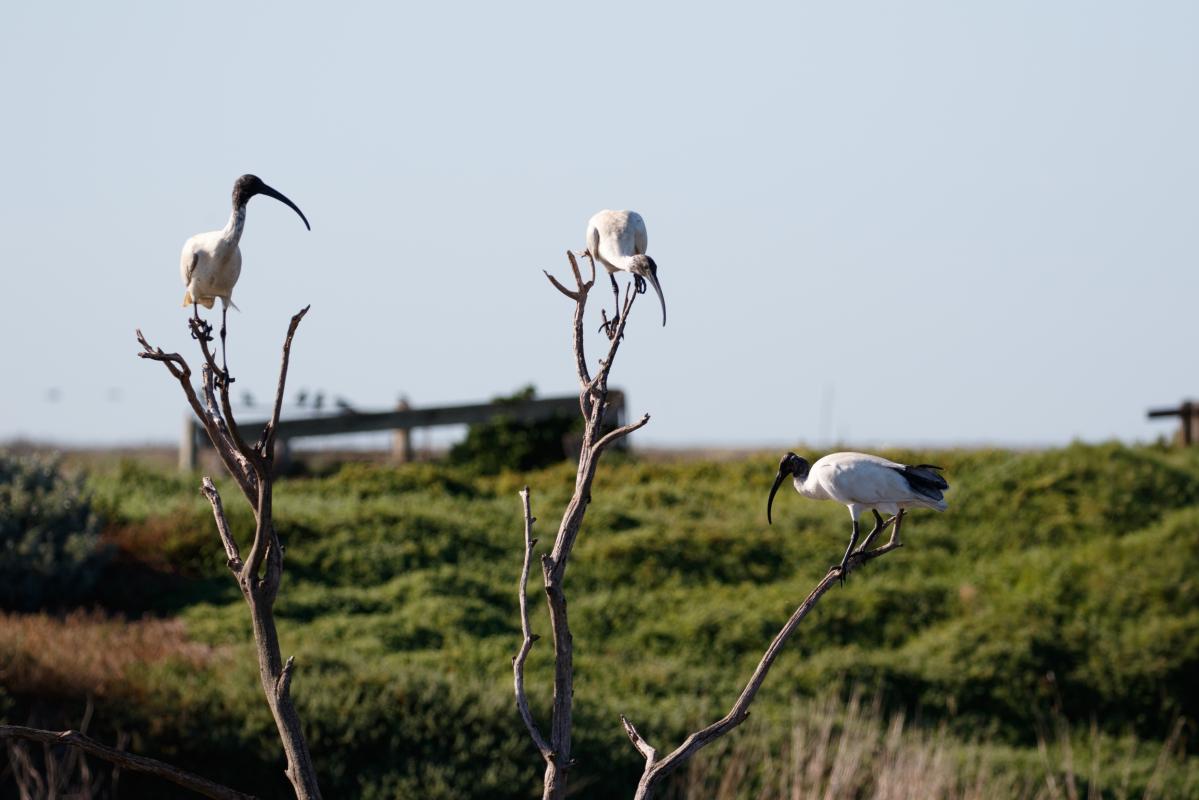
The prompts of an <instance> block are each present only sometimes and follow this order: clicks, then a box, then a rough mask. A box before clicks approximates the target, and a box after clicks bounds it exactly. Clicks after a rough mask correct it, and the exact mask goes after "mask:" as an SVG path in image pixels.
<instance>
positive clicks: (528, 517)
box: [512, 486, 554, 764]
mask: <svg viewBox="0 0 1199 800" xmlns="http://www.w3.org/2000/svg"><path fill="white" fill-rule="evenodd" d="M520 500H521V504H522V505H523V506H524V512H525V562H524V566H522V567H521V570H520V586H519V591H520V630H521V633H522V634H524V641H523V642H521V645H520V650H519V651H518V652H517V653H516V655H515V656H514V657H513V658H512V679H513V685H514V688H515V690H516V709H517V710H518V711H519V712H520V718H521V719H522V720H524V723H525V728H527V729H528V731H529V736H531V737H532V738H533V744H535V745H537V750H538V751H539V752H540V753H541V757H542V758H544V759H545V762H546V763H547V764H548V763H550V761H551V760H552V759H553V756H554V753H553V751H552V750H551V749H550V746H549V744H548V743H547V742H546V741H545V737H544V736H542V735H541V730H540V729H539V728H538V727H537V723H536V722H534V721H533V713H532V712H531V711H529V698H528V697H526V696H525V659H527V658H528V657H529V651H530V650H532V649H533V643H534V642H536V641H537V640H538V639H540V638H541V637H540V636H537V635H536V634H534V633H532V632H531V631H530V630H529V592H528V586H529V564H530V562H531V561H532V560H533V548H534V547H535V546H536V545H537V540H536V539H534V538H533V523H534V522H536V521H537V518H536V517H534V516H533V512H532V510H531V509H530V507H529V487H528V486H526V487H525V488H523V489H521V490H520Z"/></svg>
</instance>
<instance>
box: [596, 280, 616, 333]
mask: <svg viewBox="0 0 1199 800" xmlns="http://www.w3.org/2000/svg"><path fill="white" fill-rule="evenodd" d="M608 279H609V280H610V281H612V296H613V297H615V298H616V312H615V314H614V315H613V316H612V319H610V320H605V321H604V324H603V325H601V326H600V330H601V331H604V332H606V333H607V334H608V338H609V339H610V338H612V337H613V336H615V335H616V323H617V321H618V320H619V319H620V287H619V286H617V285H616V275H615V274H613V273H611V272H609V273H608Z"/></svg>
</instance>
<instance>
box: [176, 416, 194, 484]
mask: <svg viewBox="0 0 1199 800" xmlns="http://www.w3.org/2000/svg"><path fill="white" fill-rule="evenodd" d="M198 435H199V432H198V431H197V430H196V423H195V420H193V419H192V417H191V415H190V414H189V415H187V416H186V417H184V418H183V430H182V431H181V432H180V434H179V471H180V472H191V471H192V470H194V469H195V468H196V466H197V465H198V463H197V458H196V449H197V445H198V442H197V441H196V438H197V436H198Z"/></svg>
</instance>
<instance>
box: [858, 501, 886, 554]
mask: <svg viewBox="0 0 1199 800" xmlns="http://www.w3.org/2000/svg"><path fill="white" fill-rule="evenodd" d="M870 513H872V514H874V528H873V529H871V531H870V533H868V534H866V538H865V539H863V540H862V546H861V547H859V548H858V552H859V553H864V552H866V551H867V550H868V549H870V544H871V543H872V542H873V541H874V537H875V536H878V535H879V534H880V533H881V532H882V530H883V528H885V527H887V523H886V522H884V521H883V515H882V514H880V513H878V509H877V508H872V509H870Z"/></svg>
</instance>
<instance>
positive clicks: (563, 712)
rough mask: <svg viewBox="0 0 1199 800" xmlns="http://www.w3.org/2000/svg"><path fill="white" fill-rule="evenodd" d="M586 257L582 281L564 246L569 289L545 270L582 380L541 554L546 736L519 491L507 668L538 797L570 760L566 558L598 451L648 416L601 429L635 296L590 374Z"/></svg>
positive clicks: (547, 797)
mask: <svg viewBox="0 0 1199 800" xmlns="http://www.w3.org/2000/svg"><path fill="white" fill-rule="evenodd" d="M585 255H586V256H587V258H588V260H589V261H590V262H591V270H590V277H589V278H588V279H587V280H584V279H583V274H582V272H581V271H580V269H579V262H578V260H577V259H576V258H575V255H574V253H571V252H569V251H568V252H567V254H566V257H567V258H568V259H569V260H570V269H571V273H572V274H573V276H574V280H575V288H574V289H568V288H567V287H566V286H564V285H563V284H562V283H561V282H559V281H558V279H557V278H555V277H554V276H553V275H551V274H550V273H549V272H546V273H545V275H546V277H547V278H548V279H549V281H550V283H551V284H553V286H554V288H556V289H557V290H558V291H559V292H561V293H562V294H563V295H565V296H566V297H568V298H570V299H571V300H573V301H574V304H575V310H574V320H573V328H572V332H573V333H572V337H573V344H574V356H575V371H576V373H577V374H578V378H579V410H580V412H581V413H582V415H583V420H584V428H583V445H582V448H581V450H580V451H579V466H578V471H577V473H576V477H575V491H574V494H573V495H572V496H571V498H570V501H569V502H568V503H567V505H566V510H565V512H564V513H563V514H562V521H561V523H559V525H558V534H557V536H556V537H555V538H554V546H553V548H552V549H551V550H550V552H549V553H545V554H543V555H542V556H541V573H542V578H543V581H544V585H545V595H546V604H547V606H548V609H549V616H550V628H551V630H552V632H553V645H554V701H553V707H552V713H551V717H550V728H549V733H550V735H549V738H548V739H546V737H545V736H543V735H542V733H541V731H540V729H539V728H538V727H537V724H536V722H534V720H533V715H532V713H531V712H530V711H529V702H528V698H527V697H526V696H525V684H524V666H525V659H526V658H527V657H528V655H529V651H530V650H531V649H532V647H533V643H534V642H535V641H536V640H537V637H535V636H533V635H532V634H531V633H530V630H529V612H528V598H527V586H528V579H529V568H530V562H531V560H532V555H533V547H534V545H535V544H536V541H537V540H536V539H533V538H532V529H533V522H534V518H533V515H532V512H531V510H530V504H529V491H528V488H525V489H524V490H523V491H522V492H521V493H520V495H521V501H522V505H523V509H524V521H525V553H524V565H523V568H522V569H521V577H520V585H519V592H520V616H521V631H522V633H523V634H524V639H523V641H522V643H521V647H520V650H519V651H518V652H517V654H516V656H515V657H514V658H513V659H512V672H513V684H514V688H515V692H516V707H517V709H518V711H519V712H520V716H521V719H522V720H523V721H524V723H525V727H526V728H527V729H528V731H529V736H530V737H531V738H532V739H533V743H534V744H535V745H536V746H537V750H538V752H540V753H541V757H542V759H544V761H545V781H544V786H543V792H542V798H543V800H561V798H564V797H565V796H566V784H567V773H568V771H569V770H570V768H571V766H573V764H574V761H573V759H572V758H571V751H570V746H571V742H570V739H571V715H572V710H573V706H572V701H573V696H574V684H573V680H574V677H573V676H574V666H573V657H574V656H573V649H572V641H571V634H570V626H569V623H568V621H567V615H566V595H565V593H564V591H563V582H564V580H565V578H566V564H567V561H568V560H569V558H570V553H571V550H572V548H573V547H574V543H575V540H576V539H577V538H578V535H579V529H580V527H581V526H582V524H583V515H584V514H585V513H586V511H587V505H588V504H589V503H590V502H591V483H592V481H593V480H594V478H595V470H596V466H597V465H598V463H599V457H600V455H601V454H602V453H603V452H604V450H606V449H607V448H608V447H609V446H611V445H612V444H613V443H614V442H616V441H619V440H620V439H623V438H624V437H626V436H628V435H629V434H630V433H632V432H633V431H635V430H637V429H638V428H641V427H644V426H645V425H646V424H647V423H648V422H649V415H648V414H646V415H644V416H643V417H641V419H639V420H637V421H636V422H632V423H629V424H628V425H622V426H620V427H619V428H616V429H615V430H613V431H610V432H608V433H607V434H604V433H603V431H602V425H603V421H604V416H605V412H606V410H607V403H608V373H609V372H610V371H611V369H612V364H613V362H614V361H615V359H616V353H617V351H618V350H619V349H620V342H621V339H622V338H623V336H624V328H625V323H626V322H627V321H628V319H629V311H630V310H631V309H632V307H633V302H634V300H635V299H636V297H637V295H636V293H634V292H631V291H630V292H626V293H625V298H624V302H623V303H622V308H621V311H620V318H619V320H617V322H616V324H615V325H609V326H608V335H609V344H608V352H607V355H606V357H604V358H602V359H600V361H599V366H598V368H597V370H596V372H595V375H594V376H592V374H591V372H590V369H589V367H588V366H587V356H586V352H585V350H584V347H583V315H584V311H585V310H586V306H587V293H588V292H589V291H590V290H591V287H592V286H594V285H595V260H594V259H592V258H591V255H590V254H589V253H588V254H585Z"/></svg>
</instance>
